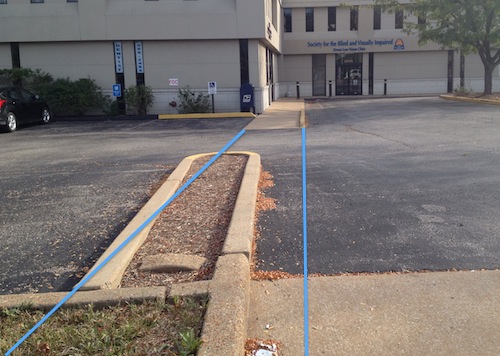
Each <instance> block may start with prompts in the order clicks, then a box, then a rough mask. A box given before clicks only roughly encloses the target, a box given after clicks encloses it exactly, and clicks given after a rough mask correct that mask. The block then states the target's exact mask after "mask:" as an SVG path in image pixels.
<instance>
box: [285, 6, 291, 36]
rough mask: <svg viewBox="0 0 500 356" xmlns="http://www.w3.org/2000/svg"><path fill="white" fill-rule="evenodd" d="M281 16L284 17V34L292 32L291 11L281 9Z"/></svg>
mask: <svg viewBox="0 0 500 356" xmlns="http://www.w3.org/2000/svg"><path fill="white" fill-rule="evenodd" d="M283 16H284V17H285V32H292V9H289V8H286V9H283Z"/></svg>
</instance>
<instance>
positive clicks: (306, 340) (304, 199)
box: [302, 128, 309, 356]
mask: <svg viewBox="0 0 500 356" xmlns="http://www.w3.org/2000/svg"><path fill="white" fill-rule="evenodd" d="M306 183H307V180H306V129H305V128H302V211H303V217H302V219H303V227H304V232H303V235H304V355H305V356H307V355H309V303H308V300H309V292H308V288H307V184H306Z"/></svg>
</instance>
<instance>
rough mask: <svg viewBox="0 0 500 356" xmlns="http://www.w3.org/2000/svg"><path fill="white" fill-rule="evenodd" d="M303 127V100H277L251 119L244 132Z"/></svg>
mask: <svg viewBox="0 0 500 356" xmlns="http://www.w3.org/2000/svg"><path fill="white" fill-rule="evenodd" d="M304 125H305V117H304V99H295V98H279V99H278V100H276V101H274V102H273V103H272V104H271V106H269V107H268V108H267V109H266V111H264V112H263V113H262V114H260V115H259V116H257V117H256V118H255V119H253V120H252V122H250V124H248V125H247V127H245V130H276V129H296V128H299V127H304Z"/></svg>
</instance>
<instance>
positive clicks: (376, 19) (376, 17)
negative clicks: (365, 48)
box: [373, 5, 382, 30]
mask: <svg viewBox="0 0 500 356" xmlns="http://www.w3.org/2000/svg"><path fill="white" fill-rule="evenodd" d="M381 23H382V7H381V6H379V5H375V6H374V7H373V29H374V30H380V29H381Z"/></svg>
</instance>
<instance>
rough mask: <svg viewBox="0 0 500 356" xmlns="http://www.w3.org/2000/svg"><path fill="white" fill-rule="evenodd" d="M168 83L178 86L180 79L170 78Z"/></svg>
mask: <svg viewBox="0 0 500 356" xmlns="http://www.w3.org/2000/svg"><path fill="white" fill-rule="evenodd" d="M168 85H170V86H174V87H175V86H177V85H179V79H177V78H170V79H169V80H168Z"/></svg>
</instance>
